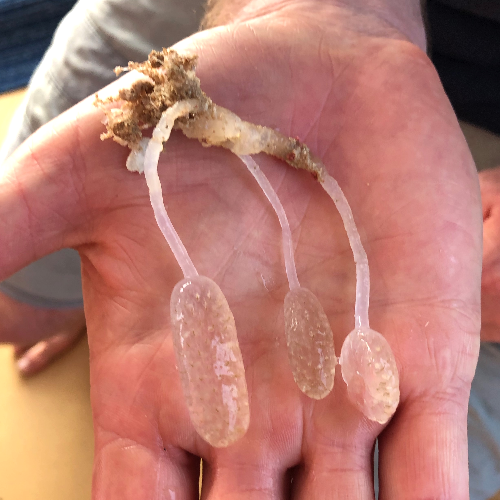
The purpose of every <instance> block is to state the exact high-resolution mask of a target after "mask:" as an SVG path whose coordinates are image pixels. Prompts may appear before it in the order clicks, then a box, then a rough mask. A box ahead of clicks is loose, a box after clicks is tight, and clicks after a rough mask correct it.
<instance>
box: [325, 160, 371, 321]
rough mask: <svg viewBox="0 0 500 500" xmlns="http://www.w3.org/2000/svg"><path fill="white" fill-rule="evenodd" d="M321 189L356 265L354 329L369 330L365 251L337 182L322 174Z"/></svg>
mask: <svg viewBox="0 0 500 500" xmlns="http://www.w3.org/2000/svg"><path fill="white" fill-rule="evenodd" d="M321 185H322V186H323V189H324V190H325V191H326V192H327V193H328V195H329V196H330V197H331V198H332V200H333V202H334V203H335V206H336V207H337V210H338V211H339V214H340V217H342V222H343V223H344V227H345V230H346V233H347V237H348V238H349V244H350V245H351V249H352V253H353V255H354V262H355V263H356V302H355V305H354V327H355V328H363V329H364V328H370V324H369V320H368V306H369V303H370V269H369V267H368V258H367V256H366V252H365V249H364V248H363V244H362V243H361V238H360V237H359V233H358V230H357V229H356V224H355V222H354V217H353V215H352V211H351V207H350V206H349V203H348V202H347V199H346V197H345V195H344V193H343V192H342V189H340V186H339V185H338V182H337V181H336V180H335V179H334V178H333V177H332V176H331V175H329V174H328V173H327V172H326V169H325V171H324V173H323V179H322V180H321Z"/></svg>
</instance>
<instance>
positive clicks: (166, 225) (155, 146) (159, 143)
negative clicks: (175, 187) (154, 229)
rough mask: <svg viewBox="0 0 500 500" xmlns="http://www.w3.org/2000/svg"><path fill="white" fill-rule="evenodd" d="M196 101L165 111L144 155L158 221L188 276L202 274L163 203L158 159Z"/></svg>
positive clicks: (147, 178)
mask: <svg viewBox="0 0 500 500" xmlns="http://www.w3.org/2000/svg"><path fill="white" fill-rule="evenodd" d="M195 105H196V102H194V101H193V102H192V101H179V102H177V103H175V104H174V105H173V106H172V107H171V108H168V109H167V110H166V111H165V112H164V113H163V114H162V116H161V118H160V121H159V122H158V125H156V127H155V129H154V131H153V137H152V138H151V140H150V141H149V144H148V146H147V148H146V154H145V156H144V175H145V177H146V183H147V185H148V188H149V198H150V200H151V206H152V207H153V211H154V214H155V219H156V222H157V223H158V227H159V228H160V230H161V232H162V233H163V236H164V237H165V239H166V240H167V243H168V244H169V246H170V249H171V250H172V252H173V254H174V256H175V259H176V260H177V262H178V263H179V266H180V267H181V269H182V272H183V273H184V277H186V278H192V277H194V276H198V272H197V271H196V268H195V267H194V264H193V262H192V260H191V258H190V257H189V255H188V253H187V250H186V247H185V246H184V244H183V243H182V241H181V239H180V238H179V235H178V234H177V232H176V230H175V228H174V226H173V225H172V222H171V221H170V218H169V216H168V214H167V210H166V209H165V205H164V204H163V193H162V189H161V182H160V177H159V176H158V160H159V158H160V153H161V152H162V150H163V142H166V141H167V140H168V138H169V137H170V133H171V132H172V127H173V126H174V122H175V120H176V119H177V118H179V117H180V116H184V115H186V114H188V113H189V112H190V111H192V110H193V108H194V107H195Z"/></svg>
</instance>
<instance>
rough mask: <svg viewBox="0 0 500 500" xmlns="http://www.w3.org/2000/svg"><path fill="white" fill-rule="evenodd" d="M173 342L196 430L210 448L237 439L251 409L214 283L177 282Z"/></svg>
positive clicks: (232, 332)
mask: <svg viewBox="0 0 500 500" xmlns="http://www.w3.org/2000/svg"><path fill="white" fill-rule="evenodd" d="M170 314H171V321H172V337H173V341H174V346H175V350H176V355H177V365H178V369H179V373H180V376H181V381H182V386H183V390H184V396H185V398H186V402H187V406H188V409H189V413H190V416H191V421H192V422H193V425H194V427H195V429H196V431H197V432H198V433H199V434H200V435H201V437H202V438H203V439H205V440H206V441H207V442H208V443H210V444H211V445H212V446H216V447H223V446H228V445H230V444H231V443H233V442H235V441H237V440H238V439H240V438H241V437H242V436H243V435H244V434H245V432H246V431H247V429H248V424H249V422H250V410H249V406H248V392H247V385H246V380H245V369H244V366H243V359H242V357H241V351H240V348H239V345H238V339H237V336H236V326H235V323H234V318H233V315H232V313H231V310H230V309H229V305H228V303H227V301H226V299H225V297H224V295H223V293H222V291H221V289H220V288H219V287H218V286H217V284H216V283H215V282H214V281H212V280H211V279H209V278H207V277H204V276H195V277H192V278H186V279H184V280H182V281H180V282H179V283H178V284H177V285H176V286H175V288H174V291H173V292H172V297H171V301H170Z"/></svg>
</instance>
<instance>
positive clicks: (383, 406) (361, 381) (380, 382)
mask: <svg viewBox="0 0 500 500" xmlns="http://www.w3.org/2000/svg"><path fill="white" fill-rule="evenodd" d="M339 361H340V365H341V367H342V378H343V379H344V381H345V383H346V384H347V392H348V395H349V399H350V400H351V402H352V403H353V404H354V405H356V406H357V407H358V408H359V410H360V411H362V412H363V413H364V414H365V415H366V416H367V417H368V418H369V419H370V420H375V421H376V422H379V423H380V424H385V423H386V422H387V421H388V420H389V419H390V418H391V417H392V415H393V413H394V412H395V411H396V407H397V406H398V403H399V375H398V369H397V366H396V360H395V359H394V355H393V353H392V350H391V348H390V346H389V343H388V342H387V340H385V338H384V337H382V335H381V334H380V333H378V332H376V331H375V330H372V329H370V328H365V329H357V330H353V331H352V332H351V333H350V334H349V335H348V336H347V338H346V340H345V342H344V344H343V346H342V352H341V354H340V360H339Z"/></svg>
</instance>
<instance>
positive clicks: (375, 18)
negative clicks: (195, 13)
mask: <svg viewBox="0 0 500 500" xmlns="http://www.w3.org/2000/svg"><path fill="white" fill-rule="evenodd" d="M278 11H282V12H286V11H288V12H292V11H293V12H294V13H297V12H300V11H302V12H303V13H304V14H303V15H304V16H308V17H311V16H315V15H316V16H317V18H318V19H320V20H321V22H324V23H329V24H330V25H331V24H333V23H335V22H339V23H343V24H344V23H345V22H346V21H347V20H348V21H349V23H350V24H351V28H352V29H353V30H355V31H359V32H360V33H362V32H363V31H365V32H368V33H371V34H377V35H381V34H382V35H383V34H384V31H385V32H386V34H387V36H389V37H397V35H398V34H399V35H400V37H401V36H402V37H404V38H406V39H408V40H409V41H410V42H412V43H414V44H415V45H417V46H419V47H420V48H421V49H422V50H425V48H426V42H425V28H424V22H423V19H422V12H421V0H208V3H207V14H206V16H205V18H204V20H203V23H202V26H203V27H204V28H212V27H215V26H222V25H227V24H236V23H241V22H245V21H250V20H252V19H255V18H258V17H263V16H265V15H268V14H272V13H274V12H278Z"/></svg>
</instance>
